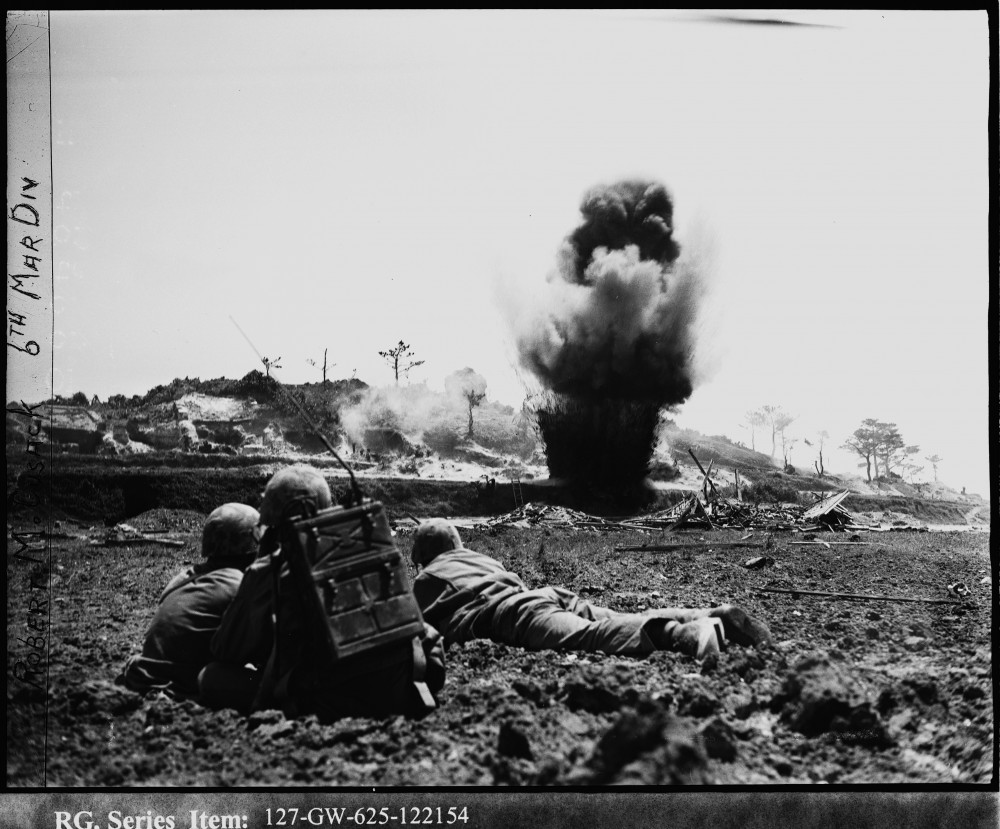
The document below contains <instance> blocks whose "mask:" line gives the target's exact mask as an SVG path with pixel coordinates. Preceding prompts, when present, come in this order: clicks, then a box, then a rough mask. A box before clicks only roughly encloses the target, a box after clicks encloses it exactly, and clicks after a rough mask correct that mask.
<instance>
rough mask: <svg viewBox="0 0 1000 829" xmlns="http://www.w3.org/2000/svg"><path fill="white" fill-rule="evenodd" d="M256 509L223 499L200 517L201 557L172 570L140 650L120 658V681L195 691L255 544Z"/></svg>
mask: <svg viewBox="0 0 1000 829" xmlns="http://www.w3.org/2000/svg"><path fill="white" fill-rule="evenodd" d="M259 517H260V516H259V515H258V513H257V510H255V509H253V508H251V507H248V506H246V505H244V504H224V505H223V506H221V507H219V508H218V509H216V510H213V511H212V513H211V515H209V517H208V519H207V520H206V522H205V526H204V528H203V530H202V554H203V555H204V556H205V558H206V560H205V561H203V562H201V563H199V564H197V565H195V566H193V567H189V568H187V569H186V570H184V571H183V572H181V573H179V574H177V575H176V576H175V577H174V578H173V579H171V580H170V582H169V583H168V584H167V586H166V588H165V589H164V591H163V593H162V594H161V595H160V598H159V602H158V606H157V608H156V612H155V614H154V615H153V620H152V622H151V623H150V625H149V629H148V630H147V631H146V638H145V641H144V642H143V646H142V653H140V654H138V655H136V656H133V657H132V658H131V659H129V660H128V662H126V663H125V666H124V668H123V669H122V673H121V675H120V676H119V678H118V679H119V681H120V682H121V683H122V684H123V685H125V686H126V687H128V688H131V689H132V690H133V691H138V692H140V693H145V692H147V691H155V690H160V691H164V692H166V693H168V694H170V695H172V696H176V697H181V698H194V697H197V696H198V673H199V671H201V669H202V668H204V667H205V665H207V664H208V663H209V661H211V658H212V657H211V653H210V645H211V641H212V637H213V636H214V635H215V632H216V630H217V628H218V627H219V623H220V621H221V620H222V617H223V615H224V614H225V612H226V609H227V608H228V607H229V603H230V602H231V601H232V600H233V598H234V597H235V596H236V594H237V592H238V590H239V587H240V583H241V582H242V580H243V570H244V568H245V567H246V566H247V564H248V563H249V562H250V561H252V560H253V558H252V556H253V552H254V551H255V549H256V543H257V535H256V527H257V522H258V520H259Z"/></svg>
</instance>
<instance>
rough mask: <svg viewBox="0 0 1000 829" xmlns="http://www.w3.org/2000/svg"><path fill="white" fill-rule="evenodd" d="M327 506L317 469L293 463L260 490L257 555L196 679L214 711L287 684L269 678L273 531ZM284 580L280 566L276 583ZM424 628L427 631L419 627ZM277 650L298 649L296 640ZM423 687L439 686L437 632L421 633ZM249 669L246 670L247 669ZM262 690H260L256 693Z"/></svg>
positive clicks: (250, 703) (247, 706) (247, 705)
mask: <svg viewBox="0 0 1000 829" xmlns="http://www.w3.org/2000/svg"><path fill="white" fill-rule="evenodd" d="M332 504H333V499H332V497H331V495H330V487H329V485H328V484H327V482H326V479H325V478H324V477H323V476H322V475H321V474H320V473H319V471H318V470H316V469H314V468H313V467H311V466H307V465H304V464H298V465H295V466H290V467H287V468H285V469H282V470H280V471H279V472H277V473H275V475H274V476H273V477H272V478H271V480H270V481H268V483H267V487H266V488H265V490H264V497H263V501H262V502H261V505H260V520H261V523H262V524H264V525H265V526H266V530H265V532H264V533H263V536H262V537H261V542H260V552H259V555H258V557H257V559H256V560H255V561H254V562H253V564H252V565H250V567H249V569H248V570H247V572H246V576H245V577H244V579H243V583H242V585H241V587H240V590H239V592H238V594H237V596H236V598H235V599H234V601H233V602H232V604H231V605H230V607H229V609H228V611H227V612H226V614H225V616H224V618H223V620H222V623H221V624H220V625H219V629H218V632H217V633H216V634H215V637H214V638H213V640H212V646H211V650H212V659H213V661H212V662H211V663H209V664H208V665H207V666H206V668H205V670H204V671H202V674H201V677H200V679H199V682H200V687H201V695H202V697H201V699H202V702H203V703H204V704H205V705H208V706H210V707H214V708H235V709H237V710H238V711H241V712H248V711H250V710H251V709H252V708H253V707H254V704H255V701H256V702H258V703H263V702H265V698H269V694H270V692H269V689H271V688H273V687H275V686H277V685H279V684H283V685H285V686H287V685H288V680H289V677H278V676H274V675H273V674H274V673H275V671H274V666H273V664H272V660H271V656H272V650H273V646H274V621H273V610H274V608H273V605H274V587H275V585H274V582H275V579H274V575H273V565H272V560H271V554H272V553H273V552H275V551H276V550H277V549H278V547H279V544H280V536H279V528H280V526H281V524H282V523H283V522H284V521H288V520H293V519H295V518H298V517H300V516H303V515H311V514H314V513H316V512H319V511H320V510H324V509H327V508H329V507H331V506H332ZM289 576H290V574H289V572H288V570H287V566H286V567H282V569H281V574H280V577H279V580H280V583H281V584H285V582H286V579H288V578H289ZM425 627H427V626H425ZM282 636H283V640H282V644H281V647H283V648H284V647H289V648H295V647H298V646H300V644H301V642H299V641H297V640H298V639H299V637H294V636H293V637H291V638H292V640H293V641H289V642H285V641H284V637H285V636H286V631H285V630H284V629H282ZM423 644H424V650H425V651H427V653H426V657H427V670H428V679H427V684H428V686H429V687H430V688H431V690H432V691H437V690H439V689H440V688H441V686H442V685H443V684H444V650H443V646H442V645H441V642H440V636H438V634H437V631H433V630H431V629H430V628H429V627H428V628H427V634H426V636H425V639H424V643H423ZM247 666H250V667H247ZM262 688H263V689H264V690H263V691H261V689H262Z"/></svg>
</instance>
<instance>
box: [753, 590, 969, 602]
mask: <svg viewBox="0 0 1000 829" xmlns="http://www.w3.org/2000/svg"><path fill="white" fill-rule="evenodd" d="M757 589H758V590H761V591H764V592H765V593H791V594H792V595H793V596H826V597H827V598H831V599H852V600H853V599H857V600H860V601H879V602H921V603H923V604H962V602H957V601H955V600H954V599H922V598H913V597H911V596H867V595H865V594H863V593H827V592H825V591H823V590H801V589H797V588H787V587H758V588H757Z"/></svg>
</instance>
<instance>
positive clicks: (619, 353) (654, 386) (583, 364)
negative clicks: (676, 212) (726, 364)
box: [516, 181, 701, 406]
mask: <svg viewBox="0 0 1000 829" xmlns="http://www.w3.org/2000/svg"><path fill="white" fill-rule="evenodd" d="M580 212H581V214H582V216H583V222H582V224H581V225H580V226H579V227H577V228H576V229H575V230H573V231H572V233H570V234H569V236H567V238H566V240H565V242H564V243H563V246H562V248H561V249H560V252H559V257H558V262H557V268H556V270H555V271H554V272H553V273H552V274H550V276H549V277H548V280H547V284H546V286H545V290H544V291H543V292H542V296H541V298H540V301H539V302H538V303H537V304H536V306H535V309H534V313H532V314H528V315H525V316H522V317H521V322H522V325H521V328H520V331H519V332H517V333H516V341H517V346H518V353H519V356H520V360H521V363H522V365H523V366H524V367H525V368H526V369H527V370H528V371H530V372H531V373H532V374H533V375H534V376H535V377H536V378H537V379H538V380H539V382H540V383H541V384H542V385H543V386H544V387H545V388H546V389H548V390H549V391H552V392H555V393H557V394H560V395H564V396H566V397H570V398H573V399H576V400H583V401H586V400H592V401H598V400H602V399H606V398H616V399H620V400H627V401H643V402H648V403H657V404H659V405H661V406H673V405H676V404H679V403H682V402H683V401H684V400H686V399H687V398H688V397H689V396H690V394H691V391H692V379H691V364H692V358H693V350H694V322H695V317H696V313H697V304H698V298H699V296H700V293H701V280H700V279H699V275H698V272H697V268H696V267H695V266H694V264H693V263H692V262H685V260H684V258H683V257H681V256H680V246H679V245H678V244H677V242H676V241H675V240H674V237H673V203H672V201H671V199H670V196H669V194H668V193H667V190H666V188H665V187H664V186H663V185H662V184H659V183H656V182H642V181H624V182H620V183H617V184H613V185H610V186H602V187H595V188H593V189H592V190H591V191H590V192H588V193H587V195H586V196H585V197H584V199H583V203H582V204H581V207H580Z"/></svg>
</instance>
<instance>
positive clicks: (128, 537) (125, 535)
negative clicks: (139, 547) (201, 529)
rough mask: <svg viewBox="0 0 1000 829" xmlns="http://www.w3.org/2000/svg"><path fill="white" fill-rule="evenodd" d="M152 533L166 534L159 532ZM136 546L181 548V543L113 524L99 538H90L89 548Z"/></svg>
mask: <svg viewBox="0 0 1000 829" xmlns="http://www.w3.org/2000/svg"><path fill="white" fill-rule="evenodd" d="M153 532H167V531H166V530H160V531H156V530H154V531H153ZM136 544H163V545H164V546H167V547H183V546H184V542H183V541H177V540H174V539H170V538H155V537H153V536H152V535H150V534H149V533H146V532H142V531H141V530H138V529H136V528H135V527H133V526H132V525H131V524H115V526H113V527H110V528H109V529H107V530H106V531H105V532H104V535H103V536H102V537H101V538H92V539H91V540H90V546H91V547H130V546H132V545H136Z"/></svg>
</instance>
